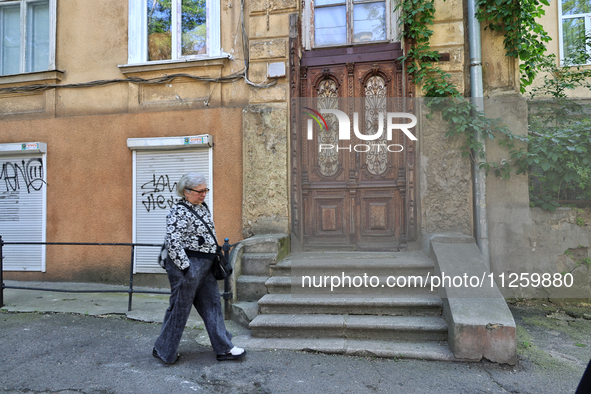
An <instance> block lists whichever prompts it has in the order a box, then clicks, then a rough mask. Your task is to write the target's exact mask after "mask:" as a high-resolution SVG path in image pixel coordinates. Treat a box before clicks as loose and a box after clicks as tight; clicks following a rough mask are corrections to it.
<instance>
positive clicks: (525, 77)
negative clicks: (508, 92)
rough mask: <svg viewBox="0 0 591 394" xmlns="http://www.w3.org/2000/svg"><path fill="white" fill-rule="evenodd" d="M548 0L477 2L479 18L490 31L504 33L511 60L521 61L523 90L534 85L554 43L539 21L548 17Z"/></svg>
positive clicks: (491, 0) (489, 0) (490, 0)
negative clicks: (547, 49) (547, 50)
mask: <svg viewBox="0 0 591 394" xmlns="http://www.w3.org/2000/svg"><path fill="white" fill-rule="evenodd" d="M548 5H550V3H549V2H548V0H476V6H477V11H476V17H477V18H478V20H479V21H480V22H483V23H485V24H486V26H485V28H484V29H485V30H486V29H489V28H490V29H491V30H495V31H500V32H502V33H503V34H504V36H505V39H504V41H503V43H504V45H505V50H506V51H507V56H510V57H513V58H515V59H519V62H520V63H519V69H520V71H521V76H520V81H521V84H520V90H521V93H525V88H526V87H527V86H529V85H531V84H532V83H533V81H534V78H535V77H536V75H537V72H538V65H539V64H540V63H541V62H542V61H543V59H544V55H545V52H546V45H545V43H546V42H549V41H550V40H551V38H550V36H549V35H548V33H547V32H546V31H545V30H544V28H543V26H542V25H540V24H539V23H538V22H537V21H536V19H537V18H540V17H541V16H543V15H544V14H545V12H544V8H543V7H544V6H548Z"/></svg>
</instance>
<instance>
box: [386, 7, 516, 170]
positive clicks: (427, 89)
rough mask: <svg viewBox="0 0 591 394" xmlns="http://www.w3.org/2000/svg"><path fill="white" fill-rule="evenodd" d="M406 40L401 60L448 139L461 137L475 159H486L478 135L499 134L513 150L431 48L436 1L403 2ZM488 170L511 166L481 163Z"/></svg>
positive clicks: (506, 134)
mask: <svg viewBox="0 0 591 394" xmlns="http://www.w3.org/2000/svg"><path fill="white" fill-rule="evenodd" d="M397 9H398V10H399V11H400V15H401V17H400V20H399V22H400V24H401V25H402V26H403V33H402V35H403V37H404V38H405V39H406V40H409V42H410V43H411V45H410V48H409V49H408V51H407V52H406V54H405V56H404V57H402V58H401V59H400V60H402V61H404V62H405V64H406V70H407V72H408V73H409V75H410V76H411V78H412V80H413V82H414V83H415V84H416V85H418V86H421V89H422V91H423V93H424V95H425V97H428V98H429V99H428V100H427V101H426V103H427V105H428V106H429V107H430V108H431V110H436V111H439V112H440V113H441V116H442V118H443V119H444V120H445V121H446V123H447V125H448V130H447V133H446V136H447V137H451V136H455V135H462V136H463V137H464V140H465V143H464V144H463V146H462V152H463V154H464V155H471V156H472V158H473V159H474V160H476V159H481V158H484V149H483V148H484V147H483V143H482V142H480V141H479V140H478V139H477V138H476V136H477V134H478V133H480V134H482V135H485V136H486V137H487V138H490V139H493V138H494V134H493V132H500V133H501V134H502V135H503V136H504V137H505V138H504V139H503V144H505V145H507V146H508V147H509V148H513V147H514V144H513V140H514V138H515V137H516V136H514V135H513V134H512V133H511V132H510V131H509V129H508V128H507V127H506V126H504V125H502V124H500V123H499V122H498V121H496V120H494V119H490V118H487V117H486V116H484V114H483V113H482V112H480V111H478V110H477V109H476V108H475V106H474V105H472V103H471V102H470V101H468V100H467V99H465V98H463V97H462V94H461V93H460V91H459V90H458V88H457V87H456V86H455V85H454V84H453V83H452V82H451V75H450V74H448V73H446V72H444V71H443V70H442V69H441V68H440V67H439V66H438V65H437V61H438V60H439V59H440V55H439V53H437V51H433V50H431V48H430V45H429V41H430V39H431V37H432V35H433V30H431V26H432V25H433V21H434V19H435V6H434V0H404V1H402V2H401V3H399V4H398V6H397ZM481 167H484V168H486V169H492V168H494V169H495V171H496V172H497V173H498V174H499V175H504V176H508V174H509V173H510V170H511V168H510V166H508V165H506V164H505V165H501V166H498V165H496V164H495V163H481Z"/></svg>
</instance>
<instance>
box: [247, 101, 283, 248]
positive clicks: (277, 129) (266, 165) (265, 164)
mask: <svg viewBox="0 0 591 394" xmlns="http://www.w3.org/2000/svg"><path fill="white" fill-rule="evenodd" d="M243 112H244V116H243V130H244V140H243V143H244V145H243V146H244V199H243V204H242V205H243V209H242V212H243V216H242V218H243V219H242V231H243V235H244V237H249V236H251V235H254V234H271V233H288V232H289V221H288V220H289V219H288V212H289V195H288V193H289V189H288V178H287V119H288V118H287V105H286V104H285V105H284V104H264V105H249V106H247V107H246V108H245V109H244V111H243Z"/></svg>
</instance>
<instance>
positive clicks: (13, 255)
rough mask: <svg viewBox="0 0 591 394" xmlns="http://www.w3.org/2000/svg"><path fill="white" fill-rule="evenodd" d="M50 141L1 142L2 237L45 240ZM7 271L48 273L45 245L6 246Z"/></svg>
mask: <svg viewBox="0 0 591 394" xmlns="http://www.w3.org/2000/svg"><path fill="white" fill-rule="evenodd" d="M45 152H47V147H46V144H44V143H40V142H34V143H23V144H0V236H2V239H3V240H4V242H45V226H46V201H47V184H46V168H47V163H46V155H45V154H44V153H45ZM2 252H3V257H4V259H3V270H4V271H42V272H45V245H5V246H4V248H3V251H2Z"/></svg>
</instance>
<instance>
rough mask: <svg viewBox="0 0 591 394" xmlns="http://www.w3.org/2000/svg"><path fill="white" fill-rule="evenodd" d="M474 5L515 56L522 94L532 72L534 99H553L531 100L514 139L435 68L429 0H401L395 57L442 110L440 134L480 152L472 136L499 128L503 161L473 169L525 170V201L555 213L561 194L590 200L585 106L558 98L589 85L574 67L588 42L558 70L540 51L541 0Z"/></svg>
mask: <svg viewBox="0 0 591 394" xmlns="http://www.w3.org/2000/svg"><path fill="white" fill-rule="evenodd" d="M477 5H478V11H477V18H478V19H479V20H480V21H481V22H483V23H484V24H485V29H489V28H490V29H491V30H495V31H499V32H502V33H503V35H504V37H505V39H504V45H505V49H506V55H507V56H511V57H514V58H516V59H519V61H520V65H519V68H520V71H521V76H520V90H521V92H522V93H523V92H525V91H526V87H527V86H529V85H531V84H532V82H533V81H534V79H535V77H536V75H537V73H538V72H539V71H543V72H544V73H545V74H544V75H545V76H544V81H543V83H542V84H541V85H540V86H538V87H534V88H532V89H531V92H532V95H533V96H535V95H538V96H540V95H542V96H544V95H545V96H551V97H553V99H554V100H553V101H551V102H545V103H542V104H539V103H538V105H537V107H536V109H535V111H534V112H533V113H530V122H529V128H530V130H529V134H528V136H525V137H520V136H516V135H514V134H512V133H511V132H510V131H509V130H508V128H507V127H506V126H504V125H502V124H500V123H499V122H496V121H494V120H491V119H489V118H487V117H486V116H484V114H483V113H481V112H478V111H477V110H476V108H475V107H474V106H473V105H472V104H471V103H470V102H469V101H467V100H466V99H464V98H462V95H461V94H460V92H459V91H458V90H457V87H456V86H454V85H453V84H452V83H451V76H450V75H449V74H447V73H445V72H443V70H441V68H439V67H438V66H437V65H436V62H437V61H438V60H439V58H440V55H439V54H438V53H437V52H435V51H432V50H431V49H430V46H429V40H430V38H431V36H432V35H433V31H432V30H431V28H430V26H432V25H433V20H434V15H435V8H434V1H433V0H404V1H402V3H400V4H399V6H398V9H399V10H400V11H401V18H400V23H401V24H402V25H403V27H404V29H403V36H404V38H405V39H406V40H409V42H410V44H411V45H410V49H409V50H408V51H407V53H406V55H405V56H404V57H403V58H402V59H401V60H403V61H405V62H406V64H407V72H408V73H409V74H410V76H411V78H412V80H413V81H414V83H415V84H417V85H419V86H421V88H422V91H423V93H424V94H425V96H426V97H433V98H435V99H433V100H430V101H429V107H430V108H431V109H432V110H439V111H441V114H442V117H443V119H444V120H446V121H447V124H448V125H449V128H448V132H447V134H446V135H447V136H453V135H458V134H463V135H464V137H465V141H466V142H465V144H464V145H463V152H464V154H474V153H475V154H476V156H477V157H478V156H479V157H483V156H484V155H483V151H482V144H481V143H479V142H478V141H477V140H476V138H475V135H476V134H477V133H480V134H481V135H484V136H486V137H488V138H490V139H493V138H494V135H495V134H494V133H495V132H499V133H501V135H502V136H503V138H500V139H499V140H498V141H499V144H501V145H504V146H506V147H507V149H508V150H509V154H510V157H511V159H510V160H508V161H505V162H503V163H502V164H497V163H494V162H482V163H481V164H480V167H481V168H485V169H486V170H487V172H488V171H491V170H492V171H494V172H495V173H496V174H497V175H500V176H503V177H509V176H510V174H511V172H512V171H516V172H517V173H518V174H519V173H522V172H527V173H528V175H529V179H530V203H531V205H532V206H540V207H542V208H544V209H549V210H554V209H556V207H557V206H559V205H560V204H559V200H560V199H577V198H579V199H591V171H590V170H589V168H590V167H591V158H590V156H589V154H590V153H591V135H590V134H589V133H590V132H589V130H591V122H590V121H589V120H588V119H589V116H588V115H589V113H590V112H591V111H589V110H587V109H586V108H583V107H581V106H580V104H579V103H573V102H572V101H565V100H566V92H567V91H568V90H572V89H574V88H576V87H582V86H583V87H587V88H591V84H590V83H589V82H588V81H589V79H591V72H590V71H589V70H587V69H581V67H579V66H577V65H580V64H587V63H589V62H590V61H591V58H589V57H588V54H587V51H586V49H585V48H586V45H589V44H591V41H589V40H590V39H589V38H588V37H583V39H582V42H581V48H582V49H581V50H580V51H574V52H573V53H574V56H577V58H576V59H565V61H564V64H563V66H562V67H561V66H558V65H557V64H558V62H557V59H556V58H555V57H552V56H550V57H547V56H546V55H545V50H546V49H545V43H546V42H548V41H550V37H549V36H548V34H547V33H546V32H545V31H544V29H543V28H542V26H541V25H540V24H539V23H537V22H536V18H539V17H540V16H542V15H544V10H543V6H544V5H548V2H547V0H477ZM581 57H585V58H581ZM572 66H575V67H574V68H573V67H572ZM444 98H448V99H447V101H444ZM450 100H451V103H453V105H450ZM548 108H550V109H548ZM516 140H521V141H524V142H526V143H527V148H517V147H516V145H515V141H516ZM477 157H473V159H477Z"/></svg>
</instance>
